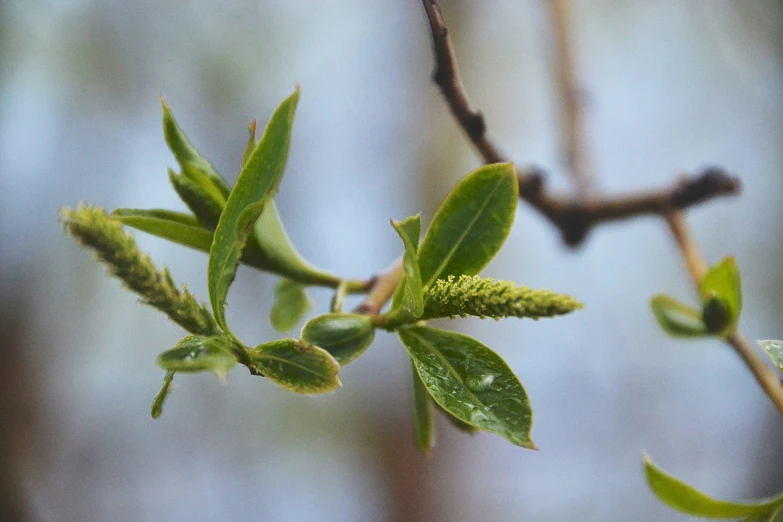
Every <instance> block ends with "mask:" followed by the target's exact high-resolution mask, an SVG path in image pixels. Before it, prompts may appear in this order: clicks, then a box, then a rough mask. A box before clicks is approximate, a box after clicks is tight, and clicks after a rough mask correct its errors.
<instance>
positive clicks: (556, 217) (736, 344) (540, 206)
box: [368, 0, 783, 413]
mask: <svg viewBox="0 0 783 522" xmlns="http://www.w3.org/2000/svg"><path fill="white" fill-rule="evenodd" d="M551 1H553V2H555V4H557V3H559V2H560V0H551ZM422 3H423V5H424V9H425V11H426V13H427V19H428V20H429V23H430V29H431V31H432V39H433V48H434V50H435V60H436V65H435V73H434V75H433V79H434V80H435V83H436V84H437V85H438V86H439V87H440V90H441V93H442V94H443V97H444V98H445V100H446V103H447V104H448V106H449V109H451V112H452V114H453V115H454V117H455V118H456V119H457V121H458V122H459V124H460V126H461V127H462V129H463V131H465V133H466V134H467V135H468V137H469V138H470V140H471V142H472V143H473V146H474V147H475V148H476V149H477V150H478V152H479V153H480V154H481V156H482V157H483V158H484V162H485V163H503V162H507V161H509V160H508V159H507V158H506V157H505V156H504V155H503V154H502V153H501V152H500V151H499V150H498V148H497V146H495V144H494V143H493V142H492V141H491V140H490V139H489V138H487V135H486V124H485V122H484V117H483V116H482V115H481V113H480V112H478V111H475V110H473V109H471V107H470V104H469V103H468V99H467V96H466V94H465V91H464V88H463V87H462V82H461V81H460V78H459V71H458V69H457V58H456V56H455V54H454V48H453V46H452V44H451V40H450V39H449V34H448V29H447V28H446V24H445V22H444V21H443V16H442V15H441V12H440V8H439V7H438V3H437V1H436V0H422ZM552 7H553V15H554V17H555V23H556V24H559V25H558V26H557V27H556V30H557V31H558V32H563V31H564V30H565V27H564V16H565V13H563V12H562V10H561V11H560V12H558V11H557V8H558V7H561V8H562V7H563V6H562V5H559V6H558V5H554V4H553V6H552ZM559 41H560V44H561V45H565V44H567V41H566V39H565V38H564V36H563V35H561V36H560V37H559ZM564 52H566V53H567V51H563V50H561V64H560V67H561V68H562V69H566V68H570V67H571V60H570V57H569V56H565V59H563V56H564V55H563V54H562V53H564ZM560 76H561V81H564V83H565V84H566V87H567V88H566V90H565V91H564V94H565V98H566V102H565V103H566V110H567V112H570V113H571V119H570V120H569V127H573V128H572V129H571V130H570V131H569V132H570V134H569V136H570V137H569V139H570V140H571V141H570V145H569V148H570V150H571V151H578V150H580V149H581V147H582V144H583V136H582V134H581V133H580V130H579V128H578V126H579V125H580V119H579V118H580V117H579V107H578V105H576V103H577V101H578V100H576V98H575V96H576V94H575V93H574V92H573V91H572V89H573V83H574V82H573V75H572V74H571V73H570V71H568V70H566V71H565V72H564V71H563V70H561V71H560ZM569 89H570V91H569ZM578 153H579V152H577V154H578ZM571 161H572V162H573V165H577V162H576V158H571ZM572 168H573V169H574V171H575V172H574V174H575V175H582V174H584V173H583V172H582V171H581V170H580V169H581V168H582V167H572ZM544 175H545V174H544V172H543V171H542V170H541V169H538V168H535V167H533V168H528V169H527V170H519V169H518V170H517V178H518V180H519V197H520V198H521V199H523V200H524V201H526V202H527V203H528V204H530V206H532V207H533V208H534V209H536V210H537V211H538V212H539V213H541V214H542V215H543V216H545V217H546V218H547V219H549V221H550V222H551V223H552V224H553V225H555V226H556V227H557V228H558V229H559V230H560V233H561V235H562V237H563V240H564V241H565V243H566V244H568V245H570V246H576V245H578V244H580V243H581V242H582V241H583V240H584V239H585V237H586V236H587V233H588V232H589V231H590V229H591V228H592V227H593V226H595V225H598V224H601V223H608V222H612V221H619V220H625V219H630V218H635V217H640V216H650V215H654V216H659V217H663V218H665V219H666V220H667V223H668V225H669V228H670V230H671V232H672V234H673V235H674V238H675V240H676V241H677V245H678V246H679V248H680V250H681V252H682V255H683V258H684V259H685V262H686V264H687V265H688V270H689V272H690V274H691V278H692V279H693V282H694V284H695V285H696V287H697V288H698V287H699V286H700V285H701V281H702V278H703V277H704V274H705V273H706V271H707V263H706V262H705V261H704V258H703V256H702V254H701V252H700V251H699V249H698V246H697V245H696V242H695V241H694V240H693V238H692V237H691V235H690V231H689V230H688V227H687V224H686V223H685V220H684V217H683V215H682V213H681V212H680V211H682V210H684V209H686V208H688V207H691V206H694V205H698V204H700V203H703V202H705V201H708V200H710V199H713V198H715V197H718V196H727V195H734V194H737V193H738V192H739V191H740V190H741V183H740V181H739V179H738V178H736V177H733V176H729V175H728V174H727V173H726V172H725V171H724V170H722V169H720V168H707V169H705V170H703V171H702V172H701V174H699V175H697V176H689V177H684V178H682V179H681V180H680V181H679V182H678V183H677V184H675V185H674V186H673V187H670V188H668V189H661V190H658V191H652V192H645V193H639V194H631V195H625V196H614V197H604V198H600V199H599V198H595V199H594V200H592V201H584V202H582V201H575V200H573V199H568V198H563V197H559V196H556V195H553V194H550V193H548V192H546V191H545V187H544ZM368 297H369V296H368ZM726 343H727V344H728V345H729V346H731V347H732V349H734V351H735V352H736V353H737V355H739V356H740V358H741V359H742V360H743V362H744V363H745V365H746V366H747V367H748V368H749V369H750V371H751V372H752V373H753V376H754V377H755V378H756V380H757V381H758V383H759V385H760V386H761V388H762V389H763V390H764V392H765V393H766V394H767V395H768V396H769V398H770V399H771V400H772V402H773V403H774V404H775V406H776V407H777V408H778V410H780V412H781V413H783V385H782V384H781V382H780V380H779V379H778V376H777V374H776V373H775V372H773V371H772V369H771V368H770V367H769V366H767V365H766V364H764V361H763V360H762V359H761V358H760V357H759V356H758V355H757V354H756V352H755V351H754V349H753V346H752V345H751V344H750V343H749V342H748V341H747V339H745V337H743V336H742V334H741V333H739V332H736V333H734V334H733V335H731V336H730V337H729V338H728V339H726Z"/></svg>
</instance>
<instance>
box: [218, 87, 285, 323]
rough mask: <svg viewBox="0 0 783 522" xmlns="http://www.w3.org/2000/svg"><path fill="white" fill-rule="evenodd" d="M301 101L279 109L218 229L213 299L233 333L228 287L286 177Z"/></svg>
mask: <svg viewBox="0 0 783 522" xmlns="http://www.w3.org/2000/svg"><path fill="white" fill-rule="evenodd" d="M298 99H299V90H298V89H297V90H296V91H294V93H293V94H292V95H291V96H289V97H288V98H286V99H285V100H283V102H282V103H281V104H280V106H279V107H278V108H277V110H275V112H274V114H273V115H272V118H271V119H270V120H269V123H268V124H267V128H266V130H265V131H264V135H263V136H262V137H261V140H259V142H258V144H257V145H256V147H255V149H254V150H253V153H252V154H251V155H250V158H249V159H248V160H247V163H246V164H245V166H244V167H243V168H242V171H241V172H240V173H239V177H238V178H237V182H236V184H235V185H234V188H233V189H232V190H231V194H229V196H228V201H227V202H226V207H225V208H224V209H223V213H222V214H221V216H220V222H219V223H218V225H217V228H216V229H215V235H214V237H213V240H212V248H211V249H210V251H209V268H208V270H207V273H208V287H209V300H210V304H211V305H212V311H213V313H214V314H215V320H216V321H217V323H218V325H219V326H220V327H221V328H222V329H223V330H224V331H226V332H229V331H230V330H229V329H228V325H227V324H226V319H225V308H226V295H227V294H228V288H229V287H230V286H231V283H232V281H233V280H234V275H235V273H236V269H237V263H238V261H239V257H240V255H241V253H242V249H243V248H244V246H245V242H246V241H247V236H248V234H249V233H250V231H251V229H252V227H253V225H254V223H255V222H256V220H257V219H258V217H259V215H260V214H261V211H262V210H263V208H264V206H265V205H266V204H267V203H268V201H269V200H270V199H271V197H272V195H273V193H274V191H275V190H277V186H278V184H279V183H280V179H281V178H282V177H283V170H284V169H285V162H286V158H287V157H288V146H289V143H290V140H291V126H292V124H293V119H294V111H295V110H296V103H297V100H298Z"/></svg>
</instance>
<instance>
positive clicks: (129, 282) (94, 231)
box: [61, 206, 219, 335]
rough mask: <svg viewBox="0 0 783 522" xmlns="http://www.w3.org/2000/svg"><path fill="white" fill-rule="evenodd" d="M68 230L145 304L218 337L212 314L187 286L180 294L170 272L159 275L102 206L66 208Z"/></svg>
mask: <svg viewBox="0 0 783 522" xmlns="http://www.w3.org/2000/svg"><path fill="white" fill-rule="evenodd" d="M61 222H62V224H63V227H64V228H65V231H66V232H68V233H69V234H71V235H72V236H74V237H75V238H76V239H77V240H78V241H79V242H80V243H81V244H83V245H85V246H88V247H90V248H92V249H93V250H95V254H96V256H97V258H98V259H100V260H101V261H103V262H104V263H106V264H107V265H108V266H109V270H110V272H111V274H112V275H113V276H115V277H117V278H118V279H120V280H121V281H122V282H123V283H124V284H125V286H126V287H128V288H129V289H130V290H132V291H133V292H135V293H137V294H138V295H140V296H141V301H142V303H144V304H148V305H150V306H152V307H154V308H157V309H158V310H160V311H162V312H163V313H165V314H166V315H168V317H169V318H170V319H171V320H172V321H174V322H175V323H177V324H178V325H180V326H181V327H182V328H184V329H185V330H187V331H189V332H191V333H194V334H198V335H214V334H215V333H217V332H218V331H219V330H218V328H217V325H216V324H215V320H214V319H213V318H212V315H211V314H210V313H209V312H208V311H207V310H206V308H204V307H203V306H202V305H199V304H198V302H197V301H196V299H195V298H194V297H193V295H192V294H191V293H190V292H188V290H187V288H185V287H183V288H182V290H181V291H180V290H179V289H178V288H177V286H176V285H175V284H174V281H173V279H172V277H171V274H170V273H169V271H168V269H164V270H163V272H162V273H161V272H158V270H157V269H156V268H155V266H154V265H153V264H152V261H150V258H149V256H147V255H145V254H142V253H141V252H139V249H138V247H137V246H136V241H135V240H134V239H133V236H131V235H130V234H128V233H126V232H125V231H124V230H123V229H122V225H121V224H120V223H119V222H118V221H116V220H114V219H112V218H110V217H109V216H107V215H106V211H105V210H103V209H102V208H98V207H90V206H80V207H79V208H77V209H69V208H66V209H63V211H62V213H61Z"/></svg>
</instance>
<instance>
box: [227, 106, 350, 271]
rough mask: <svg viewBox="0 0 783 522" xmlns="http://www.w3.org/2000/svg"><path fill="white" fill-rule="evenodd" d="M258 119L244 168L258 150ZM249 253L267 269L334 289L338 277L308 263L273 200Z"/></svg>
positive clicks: (260, 220) (251, 128) (253, 125)
mask: <svg viewBox="0 0 783 522" xmlns="http://www.w3.org/2000/svg"><path fill="white" fill-rule="evenodd" d="M256 126H257V122H256V120H253V121H252V122H251V123H250V126H249V127H248V131H249V136H248V140H247V145H245V152H244V153H243V154H242V167H243V168H244V167H245V165H246V164H247V162H248V161H249V160H250V157H251V156H252V154H253V150H254V149H255V147H256ZM247 250H251V251H253V252H255V253H256V254H257V255H258V256H259V257H260V259H261V263H262V264H263V265H264V267H266V268H265V270H269V271H270V272H275V273H278V274H281V275H283V276H286V277H288V278H290V279H295V280H297V281H299V282H300V283H307V284H311V285H326V286H335V285H336V284H337V282H338V279H337V277H335V276H333V275H331V274H328V273H326V272H324V271H322V270H320V269H318V268H315V267H314V266H312V265H311V264H310V263H308V262H307V261H306V260H305V259H304V258H303V257H302V256H301V254H299V252H297V250H296V248H295V247H294V245H293V243H292V242H291V240H290V239H289V237H288V234H287V233H286V231H285V228H284V227H283V223H282V220H281V219H280V214H279V212H278V211H277V205H276V204H275V201H274V199H273V200H271V201H269V203H268V204H267V205H265V206H264V210H262V211H261V215H260V216H259V217H258V221H256V224H255V227H254V230H253V235H252V236H251V237H249V238H248V244H247Z"/></svg>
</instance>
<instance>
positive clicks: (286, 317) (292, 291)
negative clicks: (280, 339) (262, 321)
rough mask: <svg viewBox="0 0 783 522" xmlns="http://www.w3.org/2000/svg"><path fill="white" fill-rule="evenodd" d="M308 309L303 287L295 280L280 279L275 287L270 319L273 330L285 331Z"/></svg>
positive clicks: (294, 324) (307, 300)
mask: <svg viewBox="0 0 783 522" xmlns="http://www.w3.org/2000/svg"><path fill="white" fill-rule="evenodd" d="M309 309H310V300H309V299H308V298H307V294H306V293H305V287H304V286H302V285H301V284H299V283H297V282H296V281H291V280H290V279H282V280H281V281H280V282H279V283H278V284H277V288H276V289H275V303H274V304H273V305H272V315H271V316H270V320H271V322H272V326H273V327H274V329H275V330H277V331H279V332H285V331H288V330H290V329H291V328H293V327H294V326H296V323H298V322H299V320H300V319H302V316H303V315H304V314H305V313H306V312H307V311H308V310H309Z"/></svg>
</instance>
